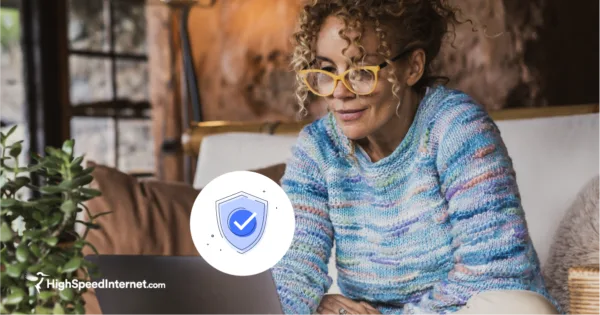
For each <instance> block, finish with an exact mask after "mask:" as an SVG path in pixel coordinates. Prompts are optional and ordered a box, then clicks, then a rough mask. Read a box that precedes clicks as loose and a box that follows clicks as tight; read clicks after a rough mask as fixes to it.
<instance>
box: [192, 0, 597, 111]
mask: <svg viewBox="0 0 600 315" xmlns="http://www.w3.org/2000/svg"><path fill="white" fill-rule="evenodd" d="M301 2H302V1H278V0H229V1H217V5H216V6H215V7H213V8H211V9H205V8H195V9H193V10H192V14H191V16H190V22H189V27H190V32H191V36H192V46H193V47H194V57H195V61H196V67H197V72H198V73H199V87H200V93H201V97H202V102H203V112H204V115H205V119H206V120H221V119H226V120H256V119H282V118H292V117H294V114H295V110H296V107H295V100H294V98H293V80H294V76H293V74H292V73H290V72H289V69H288V64H287V60H288V56H289V53H290V49H291V46H290V41H289V38H290V35H291V34H292V32H293V28H294V22H295V17H296V15H297V13H298V10H299V9H300V7H301V4H302V3H301ZM453 2H454V3H455V4H457V5H459V6H460V7H461V9H462V11H463V15H462V17H463V19H465V18H469V19H472V20H473V21H474V22H475V27H476V29H477V31H475V32H474V31H473V29H472V26H471V25H470V24H468V23H466V24H463V25H460V26H459V27H457V29H456V36H455V37H449V38H448V39H447V41H446V42H445V45H444V48H443V50H442V52H441V54H440V56H439V58H438V60H437V62H436V67H435V69H436V70H437V71H436V72H437V73H438V74H443V75H446V76H448V77H449V78H450V80H451V81H450V83H449V85H450V86H451V87H453V88H458V89H461V90H463V91H465V92H467V93H469V94H471V95H472V96H473V97H474V98H475V99H476V100H477V101H479V102H480V103H482V104H483V105H484V106H485V107H486V108H488V109H489V110H498V109H502V108H509V107H533V106H536V107H538V106H547V105H565V104H574V103H588V102H598V71H597V69H598V59H597V54H598V28H597V24H598V15H597V14H596V13H597V12H598V2H597V1H587V0H585V1H580V2H578V5H577V6H576V5H573V4H568V3H567V2H565V1H561V0H528V1H517V0H490V1H481V0H453ZM580 17H585V20H584V19H581V18H580ZM557 21H561V23H560V24H559V25H557ZM484 26H485V28H484ZM591 26H593V28H592V27H591ZM577 30H579V32H580V33H579V35H578V36H572V33H573V32H575V31H577ZM582 30H585V33H583V32H582ZM584 34H585V35H584ZM584 37H585V39H584ZM578 39H579V40H578ZM560 40H562V41H565V42H567V43H569V45H561V44H558V43H557V41H560ZM570 47H577V49H578V51H574V56H575V55H578V56H585V58H578V57H574V58H569V59H570V60H569V61H568V62H569V63H570V64H567V63H565V61H566V60H565V59H564V56H565V53H564V52H566V51H569V50H571V48H570ZM561 71H562V72H564V73H570V74H571V75H570V76H569V77H566V76H564V75H561V74H559V73H560V72H561ZM565 87H569V88H568V89H566V88H565ZM573 89H574V90H576V91H577V93H573V92H570V91H572V90H573ZM319 106H320V105H318V104H315V106H314V107H313V111H312V113H313V115H319V114H321V113H323V111H322V108H320V107H319Z"/></svg>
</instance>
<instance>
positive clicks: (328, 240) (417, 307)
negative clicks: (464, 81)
mask: <svg viewBox="0 0 600 315" xmlns="http://www.w3.org/2000/svg"><path fill="white" fill-rule="evenodd" d="M281 184H282V187H283V188H284V190H285V191H286V192H287V194H288V197H289V198H290V200H291V202H292V205H293V207H294V211H295V218H296V230H295V235H294V239H293V242H292V245H291V247H290V249H289V250H288V252H287V253H286V254H285V255H284V257H283V258H282V259H281V260H280V261H279V262H278V263H277V265H276V266H275V267H273V268H272V270H271V271H272V274H273V278H274V281H275V284H276V286H277V291H278V293H279V297H280V300H281V304H282V307H283V310H284V312H285V313H293V314H301V313H314V312H315V311H316V309H317V307H318V305H319V303H320V301H321V298H322V297H323V295H324V294H325V293H327V291H328V289H329V288H330V286H331V283H332V279H331V278H330V277H329V276H328V268H327V264H328V261H329V258H330V257H331V249H332V246H333V244H334V241H335V244H336V258H337V260H336V266H337V270H338V285H339V288H340V290H341V292H342V294H343V295H344V296H346V297H348V298H351V299H353V300H362V301H366V302H368V303H371V305H373V306H375V307H376V308H378V309H379V311H380V312H382V313H396V314H398V313H403V314H409V313H451V312H455V311H457V310H458V309H459V308H461V307H462V306H464V305H465V304H466V302H467V300H468V299H469V298H470V297H472V296H473V295H475V294H476V293H479V292H482V291H487V290H508V289H520V290H530V291H534V292H538V293H540V294H542V295H544V296H545V297H546V298H548V299H549V300H550V301H551V302H552V303H553V304H554V305H555V306H557V307H558V305H557V304H556V302H555V301H554V300H553V299H552V298H551V297H550V296H549V294H548V292H547V291H546V288H545V284H544V281H543V278H542V276H541V272H540V265H539V260H538V257H537V254H536V252H535V250H534V247H533V245H532V243H531V240H530V237H529V235H528V229H527V224H526V221H525V216H524V212H523V208H522V206H521V200H520V195H519V190H518V187H517V183H516V179H515V173H514V171H513V166H512V161H511V159H510V157H509V155H508V152H507V150H506V148H505V146H504V143H503V141H502V139H501V137H500V133H499V130H498V128H497V126H496V125H495V124H494V122H493V121H492V120H491V119H490V117H489V116H488V114H487V113H486V111H485V110H484V109H483V108H482V107H480V106H479V105H478V104H476V102H474V101H473V100H472V99H471V98H470V97H469V96H467V95H466V94H464V93H461V92H459V91H455V90H451V89H448V88H446V87H443V86H438V87H435V88H430V89H428V91H427V93H426V95H425V97H424V98H423V100H422V101H421V103H420V104H419V107H418V110H417V113H416V115H415V118H414V120H413V123H412V124H411V126H410V128H409V130H408V132H407V134H406V135H405V137H404V139H403V140H402V141H401V143H400V145H399V146H398V147H397V148H396V149H395V151H394V152H393V153H391V155H389V156H387V157H385V158H383V159H381V160H379V161H377V162H372V161H371V160H370V158H369V156H368V155H367V154H366V153H365V152H364V151H363V150H362V149H361V148H360V147H359V146H356V147H355V149H353V144H352V142H351V141H350V140H349V139H348V138H346V137H345V136H344V135H343V133H342V132H341V129H340V128H339V126H338V125H337V124H336V121H335V119H334V118H333V116H332V115H331V114H329V115H326V116H325V117H323V118H321V119H319V120H317V121H315V122H313V123H311V124H310V125H308V126H306V127H305V128H304V129H303V130H302V131H301V133H300V136H299V139H298V142H297V143H296V145H295V146H294V148H293V157H292V158H291V159H290V160H289V161H288V163H287V167H286V171H285V174H284V177H283V178H282V180H281Z"/></svg>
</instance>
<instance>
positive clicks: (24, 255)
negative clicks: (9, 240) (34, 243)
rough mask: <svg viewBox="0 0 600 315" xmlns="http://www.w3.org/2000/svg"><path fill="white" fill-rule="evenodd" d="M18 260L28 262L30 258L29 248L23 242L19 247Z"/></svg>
mask: <svg viewBox="0 0 600 315" xmlns="http://www.w3.org/2000/svg"><path fill="white" fill-rule="evenodd" d="M16 256H17V261H19V262H22V263H24V262H27V260H28V259H29V249H28V248H27V245H25V244H21V245H19V247H17V253H16Z"/></svg>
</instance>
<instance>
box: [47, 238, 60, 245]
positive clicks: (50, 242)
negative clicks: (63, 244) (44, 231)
mask: <svg viewBox="0 0 600 315" xmlns="http://www.w3.org/2000/svg"><path fill="white" fill-rule="evenodd" d="M44 242H46V244H48V245H50V246H56V244H57V243H58V237H56V236H54V237H46V238H44Z"/></svg>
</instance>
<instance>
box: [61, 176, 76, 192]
mask: <svg viewBox="0 0 600 315" xmlns="http://www.w3.org/2000/svg"><path fill="white" fill-rule="evenodd" d="M58 186H59V187H61V188H64V189H66V190H71V189H73V188H75V185H73V181H72V180H70V179H65V180H63V181H62V182H61V183H60V184H59V185H58Z"/></svg>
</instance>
